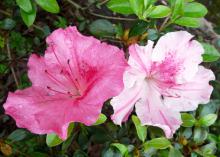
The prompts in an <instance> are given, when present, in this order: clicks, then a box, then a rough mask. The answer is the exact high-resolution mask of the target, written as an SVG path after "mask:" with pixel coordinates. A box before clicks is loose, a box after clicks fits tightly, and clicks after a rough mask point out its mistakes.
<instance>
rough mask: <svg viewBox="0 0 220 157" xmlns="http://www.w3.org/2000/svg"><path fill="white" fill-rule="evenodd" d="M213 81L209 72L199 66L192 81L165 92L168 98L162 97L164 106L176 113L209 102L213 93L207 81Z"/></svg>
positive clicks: (212, 75)
mask: <svg viewBox="0 0 220 157" xmlns="http://www.w3.org/2000/svg"><path fill="white" fill-rule="evenodd" d="M214 79H215V76H214V74H213V72H212V71H211V70H208V69H206V68H204V67H203V66H199V71H198V72H197V74H196V75H195V77H194V78H193V80H192V81H190V82H188V83H185V84H182V85H177V86H174V87H172V88H171V89H169V90H168V91H167V92H168V93H169V95H170V96H169V97H167V96H164V103H165V105H166V106H167V107H168V108H171V109H172V110H176V111H192V110H195V109H196V108H197V107H198V105H199V104H206V103H208V102H209V99H210V96H211V93H212V91H213V87H212V86H210V85H209V81H211V80H214Z"/></svg>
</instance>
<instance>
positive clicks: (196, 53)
mask: <svg viewBox="0 0 220 157" xmlns="http://www.w3.org/2000/svg"><path fill="white" fill-rule="evenodd" d="M192 38H193V36H192V35H191V34H190V33H188V32H185V31H179V32H172V33H167V34H166V35H164V36H162V37H161V38H160V39H159V41H158V42H157V45H156V46H155V48H154V50H153V54H152V60H153V61H156V62H164V61H166V64H170V65H167V66H169V67H172V66H173V67H175V69H174V70H178V72H177V74H176V76H175V77H176V82H177V83H184V82H186V81H190V80H191V79H192V78H193V77H194V76H195V74H196V73H197V71H198V65H199V64H200V63H201V62H202V54H203V53H204V49H203V47H202V45H201V44H200V43H198V42H197V41H195V40H192ZM168 60H170V62H168Z"/></svg>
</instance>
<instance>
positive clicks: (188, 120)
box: [181, 113, 196, 127]
mask: <svg viewBox="0 0 220 157" xmlns="http://www.w3.org/2000/svg"><path fill="white" fill-rule="evenodd" d="M181 119H182V121H183V123H182V126H184V127H192V126H193V125H194V124H195V122H196V120H195V118H194V117H193V115H191V114H189V113H182V114H181Z"/></svg>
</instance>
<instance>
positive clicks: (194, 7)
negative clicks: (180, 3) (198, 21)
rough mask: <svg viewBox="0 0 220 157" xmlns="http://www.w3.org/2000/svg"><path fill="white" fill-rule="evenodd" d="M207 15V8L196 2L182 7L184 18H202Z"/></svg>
mask: <svg viewBox="0 0 220 157" xmlns="http://www.w3.org/2000/svg"><path fill="white" fill-rule="evenodd" d="M207 13H208V10H207V8H206V7H205V6H204V5H203V4H201V3H197V2H192V3H186V4H185V7H184V16H185V17H197V18H199V17H204V16H205V15H206V14H207Z"/></svg>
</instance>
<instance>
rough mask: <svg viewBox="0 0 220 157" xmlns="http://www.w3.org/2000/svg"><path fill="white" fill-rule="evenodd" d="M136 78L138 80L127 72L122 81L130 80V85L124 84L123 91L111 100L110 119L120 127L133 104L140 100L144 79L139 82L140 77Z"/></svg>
mask: <svg viewBox="0 0 220 157" xmlns="http://www.w3.org/2000/svg"><path fill="white" fill-rule="evenodd" d="M130 72H131V73H130ZM134 76H135V77H134ZM137 78H138V79H139V80H136V75H132V71H127V72H126V73H125V74H124V80H130V81H131V82H130V83H132V84H128V83H129V82H126V84H125V88H124V90H123V91H122V92H121V93H120V94H119V95H118V96H116V97H114V98H113V99H112V100H111V105H112V106H113V109H114V114H113V115H112V117H111V118H112V120H113V122H114V123H115V124H118V125H121V123H122V122H124V121H126V120H127V119H128V116H129V115H130V113H131V112H132V110H133V107H134V105H135V103H136V102H137V100H138V99H139V98H140V97H139V96H140V92H141V88H142V83H143V82H144V79H143V78H142V81H141V76H140V77H137Z"/></svg>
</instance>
